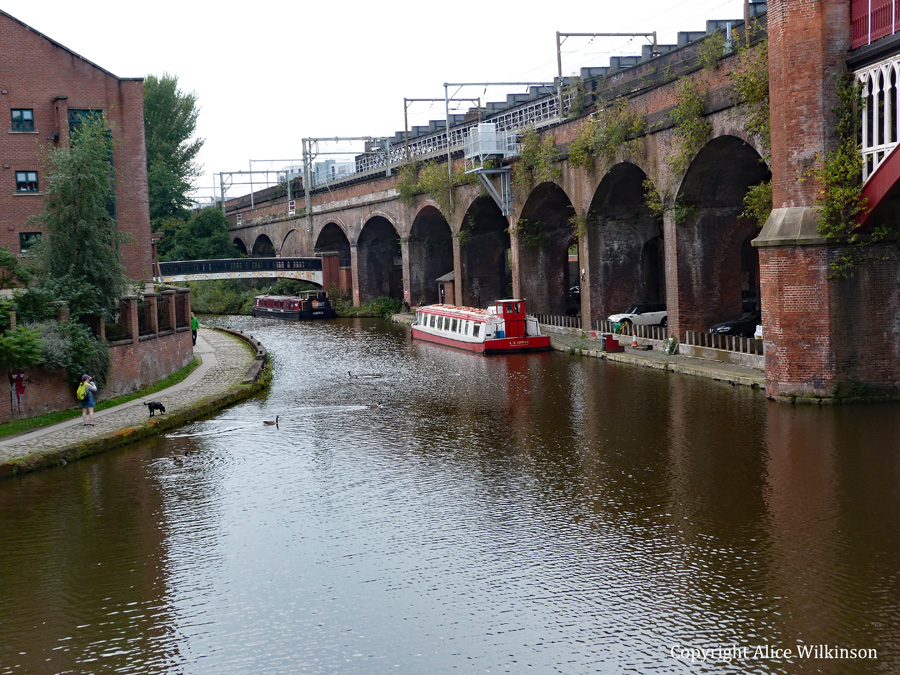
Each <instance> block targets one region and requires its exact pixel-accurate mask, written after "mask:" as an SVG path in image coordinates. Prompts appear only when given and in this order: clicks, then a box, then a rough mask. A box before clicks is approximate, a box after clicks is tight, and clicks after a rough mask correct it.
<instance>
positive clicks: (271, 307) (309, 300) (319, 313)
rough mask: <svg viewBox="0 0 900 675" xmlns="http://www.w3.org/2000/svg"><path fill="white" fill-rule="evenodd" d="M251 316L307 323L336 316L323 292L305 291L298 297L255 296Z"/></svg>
mask: <svg viewBox="0 0 900 675" xmlns="http://www.w3.org/2000/svg"><path fill="white" fill-rule="evenodd" d="M253 316H264V317H270V318H275V319H288V320H290V321H309V320H311V319H333V318H334V317H335V316H336V314H335V312H334V308H333V307H332V306H331V301H330V300H329V299H328V294H327V293H326V292H325V291H306V292H304V293H300V295H257V296H256V299H255V300H254V301H253Z"/></svg>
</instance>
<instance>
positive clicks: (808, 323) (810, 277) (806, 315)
mask: <svg viewBox="0 0 900 675" xmlns="http://www.w3.org/2000/svg"><path fill="white" fill-rule="evenodd" d="M759 271H760V278H761V281H760V284H761V289H760V290H761V293H762V309H763V317H762V319H763V326H764V327H765V332H764V335H763V340H764V342H765V353H766V394H767V395H768V396H770V397H784V396H798V395H799V396H807V395H813V394H824V393H825V392H827V391H830V390H831V388H832V387H833V386H834V382H835V373H834V357H833V354H832V351H831V348H830V347H831V345H830V342H831V321H832V319H831V312H830V303H829V292H828V274H829V272H830V270H829V267H828V252H827V249H826V248H825V247H824V246H819V247H800V246H798V247H792V248H787V247H785V248H762V249H760V250H759Z"/></svg>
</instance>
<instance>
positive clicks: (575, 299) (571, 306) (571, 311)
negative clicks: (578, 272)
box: [566, 284, 581, 316]
mask: <svg viewBox="0 0 900 675" xmlns="http://www.w3.org/2000/svg"><path fill="white" fill-rule="evenodd" d="M579 314H581V285H580V284H576V285H575V286H572V288H570V289H569V292H568V293H566V316H578V315H579Z"/></svg>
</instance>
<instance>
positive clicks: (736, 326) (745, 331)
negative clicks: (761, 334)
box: [709, 311, 762, 337]
mask: <svg viewBox="0 0 900 675" xmlns="http://www.w3.org/2000/svg"><path fill="white" fill-rule="evenodd" d="M760 323H762V314H760V313H759V312H755V311H754V312H747V313H746V314H744V315H743V316H742V317H741V318H740V319H733V320H731V321H723V322H722V323H717V324H716V325H715V326H712V327H711V328H710V329H709V332H710V333H718V334H719V335H737V336H739V337H753V336H754V334H755V333H756V327H757V326H758V325H760Z"/></svg>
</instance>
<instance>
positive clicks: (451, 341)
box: [412, 299, 550, 354]
mask: <svg viewBox="0 0 900 675" xmlns="http://www.w3.org/2000/svg"><path fill="white" fill-rule="evenodd" d="M412 336H413V338H414V339H416V340H423V341H425V342H436V343H437V344H442V345H448V346H450V347H456V348H458V349H465V350H468V351H473V352H479V353H482V354H504V353H510V352H533V351H547V350H548V349H550V336H549V335H541V328H540V325H539V324H538V320H537V319H536V318H534V317H533V316H528V315H526V314H525V302H524V301H523V300H517V299H508V300H496V301H495V302H494V304H493V305H491V306H490V307H488V308H487V309H475V308H473V307H457V306H455V305H426V306H425V307H419V308H418V309H417V310H416V320H415V321H414V322H413V325H412Z"/></svg>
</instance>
